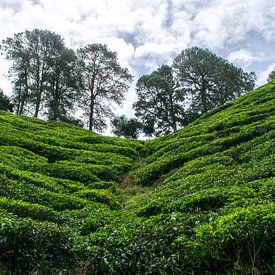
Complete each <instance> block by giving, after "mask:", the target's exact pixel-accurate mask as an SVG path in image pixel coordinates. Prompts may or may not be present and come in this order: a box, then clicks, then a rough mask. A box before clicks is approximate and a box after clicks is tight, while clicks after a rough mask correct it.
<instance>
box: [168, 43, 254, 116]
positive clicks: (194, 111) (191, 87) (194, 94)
mask: <svg viewBox="0 0 275 275" xmlns="http://www.w3.org/2000/svg"><path fill="white" fill-rule="evenodd" d="M173 67H174V69H175V72H176V74H177V78H178V80H179V82H180V85H181V89H182V91H183V93H184V94H185V97H186V98H188V101H189V104H190V107H189V113H190V115H191V116H192V117H196V116H199V115H200V114H202V113H205V112H207V111H208V110H210V109H212V108H215V107H217V106H220V105H223V104H224V103H226V102H228V101H230V100H233V99H235V98H237V97H238V96H240V95H241V94H243V93H245V92H247V91H249V90H252V89H253V88H254V86H255V78H256V76H255V74H254V73H246V72H244V71H243V70H242V69H240V68H237V67H235V66H234V65H233V64H230V63H228V62H227V61H226V60H225V59H223V58H221V57H218V56H217V55H215V54H213V53H211V52H210V51H209V50H207V49H200V48H198V47H193V48H189V49H186V50H184V51H182V52H181V53H180V54H179V55H178V56H177V57H176V58H175V60H174V64H173Z"/></svg>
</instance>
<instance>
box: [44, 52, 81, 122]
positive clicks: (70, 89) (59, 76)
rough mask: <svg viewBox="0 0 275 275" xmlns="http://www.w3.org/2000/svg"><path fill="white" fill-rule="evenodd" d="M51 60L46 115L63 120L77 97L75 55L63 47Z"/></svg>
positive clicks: (77, 77) (77, 76)
mask: <svg viewBox="0 0 275 275" xmlns="http://www.w3.org/2000/svg"><path fill="white" fill-rule="evenodd" d="M52 62H53V63H52V64H51V66H50V72H49V82H48V86H47V88H46V106H47V107H48V110H47V115H48V118H49V119H50V120H57V119H60V120H64V119H65V118H66V117H67V116H68V114H67V113H68V109H70V110H72V109H73V107H74V103H75V102H76V101H77V98H78V79H79V74H78V71H77V69H76V68H77V56H76V54H75V52H74V51H73V50H71V49H68V48H64V49H63V50H62V51H61V53H60V55H58V56H57V57H56V58H55V59H53V60H52ZM68 119H69V117H68Z"/></svg>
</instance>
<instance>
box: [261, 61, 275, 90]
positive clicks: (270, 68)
mask: <svg viewBox="0 0 275 275" xmlns="http://www.w3.org/2000/svg"><path fill="white" fill-rule="evenodd" d="M274 69H275V63H273V64H270V65H268V67H267V68H266V69H265V70H264V71H263V72H262V73H261V74H260V77H259V79H258V81H257V84H258V86H261V85H264V84H265V83H267V78H268V76H269V74H270V73H271V71H273V70H274Z"/></svg>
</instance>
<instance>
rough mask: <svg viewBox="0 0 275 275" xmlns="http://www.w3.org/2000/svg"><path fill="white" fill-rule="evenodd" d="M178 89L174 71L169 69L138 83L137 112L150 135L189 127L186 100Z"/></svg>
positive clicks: (159, 69) (155, 73)
mask: <svg viewBox="0 0 275 275" xmlns="http://www.w3.org/2000/svg"><path fill="white" fill-rule="evenodd" d="M178 88H179V87H178V84H177V82H176V80H175V78H174V74H173V71H172V68H171V67H169V66H167V65H163V66H162V67H160V68H158V69H157V70H156V71H154V72H152V73H151V74H149V75H143V76H141V77H140V78H139V79H138V81H137V84H136V91H137V96H138V100H137V102H135V103H134V109H135V115H136V116H137V117H138V118H140V119H141V121H142V122H143V124H144V126H145V132H146V134H149V135H150V134H152V133H154V134H156V135H159V134H162V133H169V132H171V131H175V130H177V127H178V126H180V125H183V124H185V115H184V108H183V105H182V102H183V101H184V97H183V93H182V92H181V91H180V90H179V89H178Z"/></svg>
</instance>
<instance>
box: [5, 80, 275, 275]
mask: <svg viewBox="0 0 275 275" xmlns="http://www.w3.org/2000/svg"><path fill="white" fill-rule="evenodd" d="M127 192H128V195H127ZM125 194H126V195H125ZM131 196H132V197H131ZM274 196H275V82H272V83H269V84H267V85H265V86H262V87H260V88H258V89H257V90H255V91H252V92H250V93H247V94H245V95H243V96H241V97H240V98H239V99H237V100H235V101H233V102H230V103H227V104H226V105H224V106H222V107H220V108H218V109H215V110H213V111H210V112H208V113H207V114H205V115H203V116H201V117H200V118H199V119H198V120H196V121H195V122H193V123H192V124H190V125H188V126H187V127H185V128H184V129H182V130H179V131H176V132H174V133H172V134H169V135H166V136H163V137H159V138H155V139H153V140H149V141H146V142H141V141H136V140H126V139H120V138H114V137H104V136H101V135H97V134H95V133H91V132H89V131H87V130H84V129H81V128H78V127H76V126H72V125H70V124H66V123H62V122H48V121H42V120H38V119H34V118H29V117H22V116H16V115H13V114H10V113H7V112H4V111H1V112H0V214H1V215H0V273H1V274H10V273H14V274H42V273H43V274H58V273H59V274H272V272H273V271H274V269H275V264H274V261H275V253H274V250H275V238H274V236H275V203H274Z"/></svg>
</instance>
